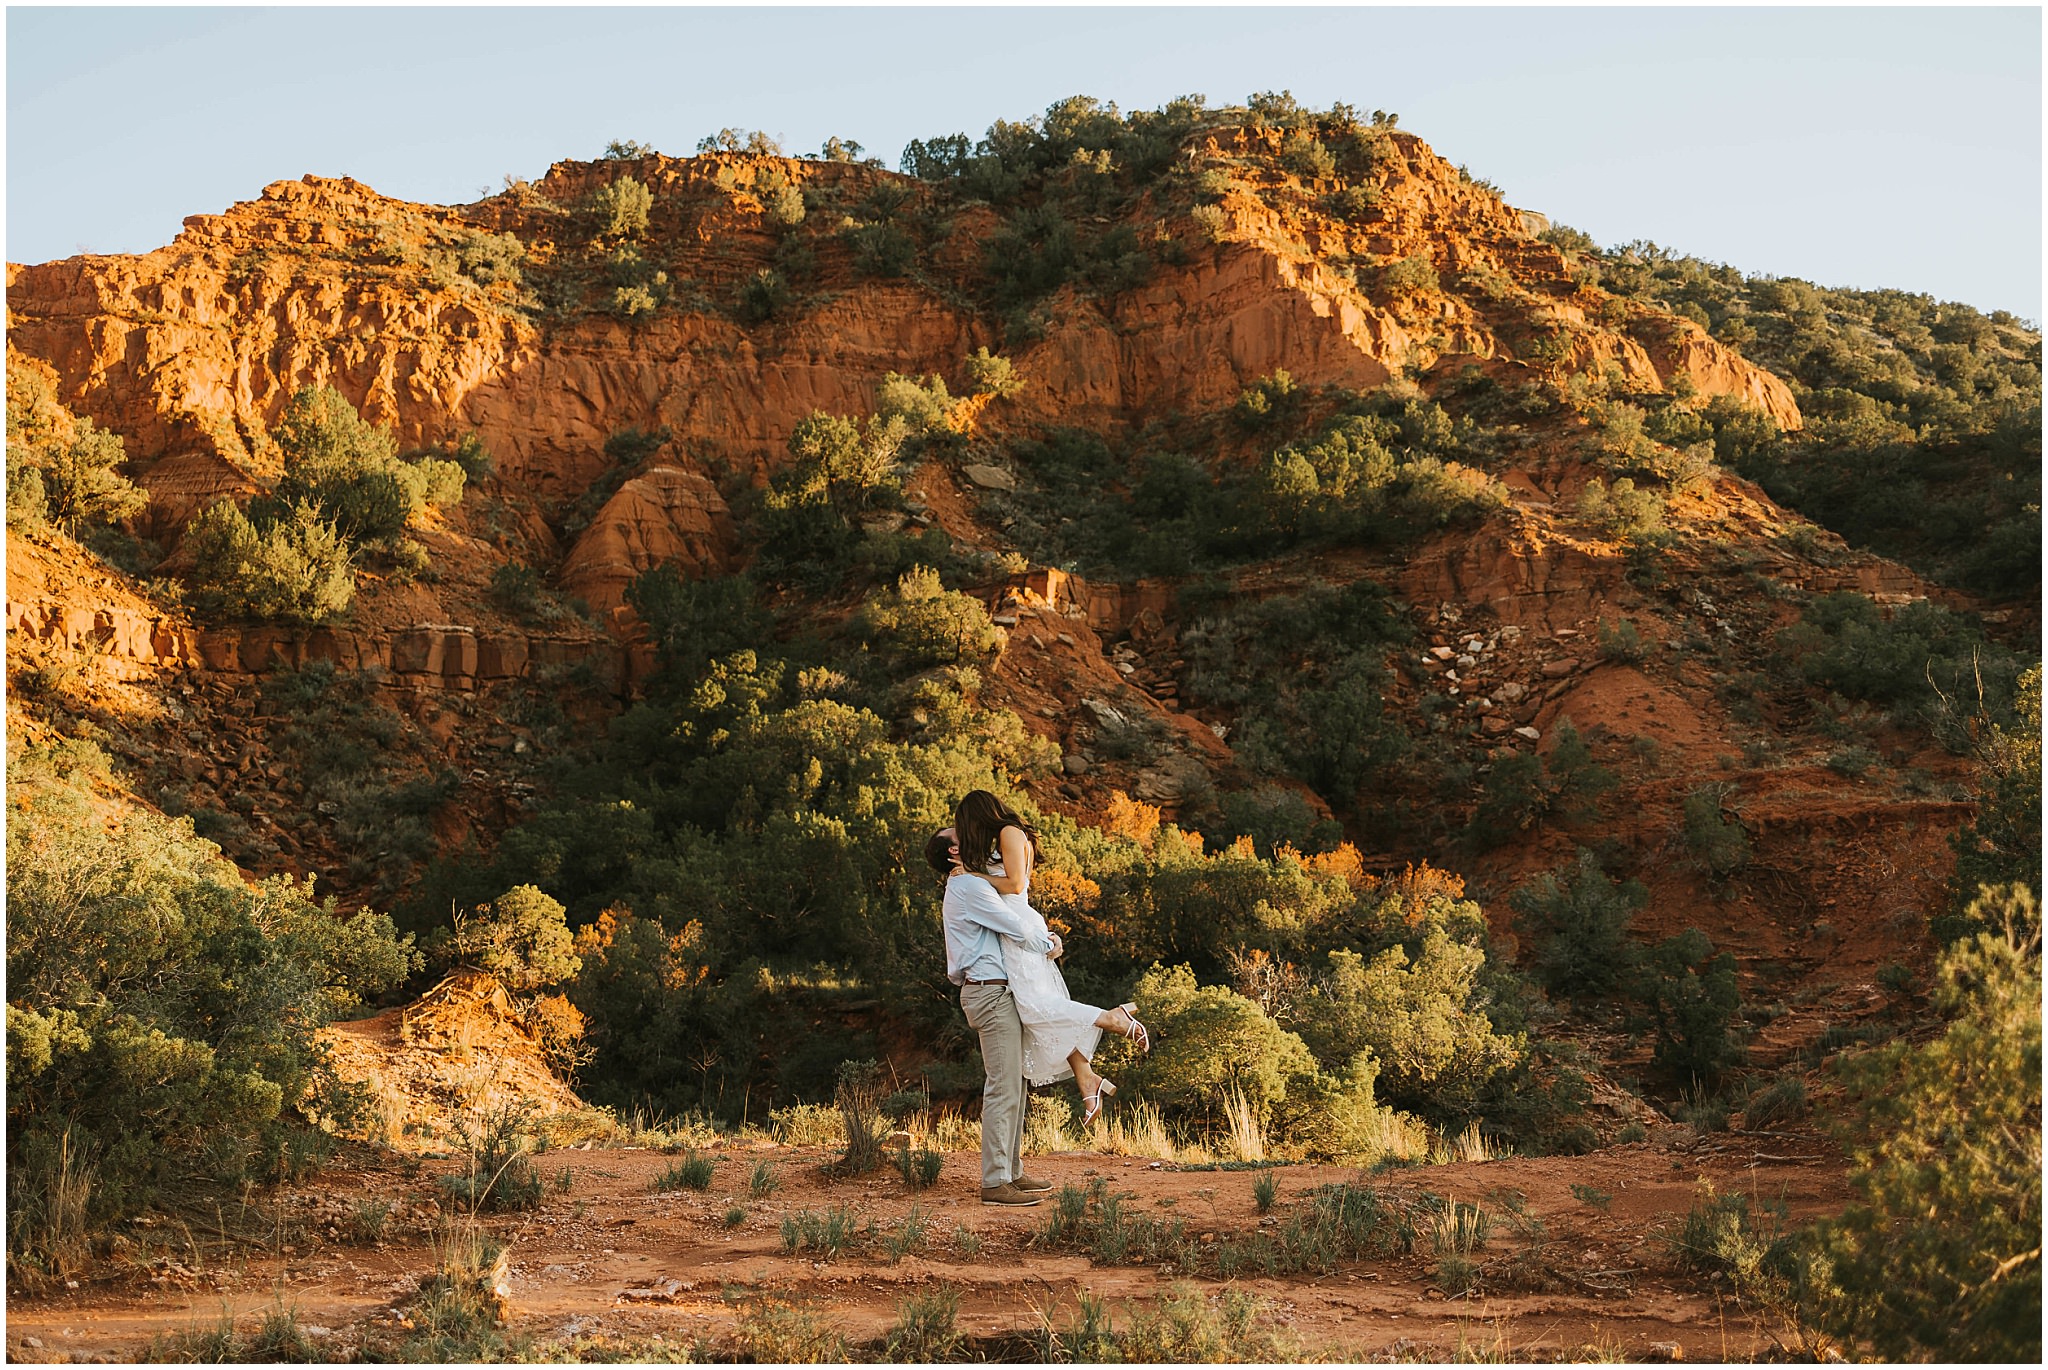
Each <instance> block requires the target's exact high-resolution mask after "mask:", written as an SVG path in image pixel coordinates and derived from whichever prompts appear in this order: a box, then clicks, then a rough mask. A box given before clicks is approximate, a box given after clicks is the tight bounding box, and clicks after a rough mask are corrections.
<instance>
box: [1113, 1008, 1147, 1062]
mask: <svg viewBox="0 0 2048 1370" xmlns="http://www.w3.org/2000/svg"><path fill="white" fill-rule="evenodd" d="M1117 1007H1118V1008H1120V1009H1122V1010H1123V1014H1124V1017H1126V1018H1128V1019H1130V1020H1131V1026H1130V1030H1129V1031H1128V1032H1126V1033H1124V1034H1123V1035H1124V1036H1126V1037H1128V1038H1130V1039H1131V1040H1132V1041H1133V1042H1136V1043H1137V1044H1138V1050H1139V1051H1141V1052H1143V1053H1144V1054H1145V1055H1147V1056H1150V1055H1151V1054H1152V1034H1151V1032H1150V1031H1148V1030H1147V1029H1146V1027H1145V1025H1144V1024H1143V1023H1141V1022H1139V1021H1138V1006H1137V1005H1136V1004H1118V1005H1117Z"/></svg>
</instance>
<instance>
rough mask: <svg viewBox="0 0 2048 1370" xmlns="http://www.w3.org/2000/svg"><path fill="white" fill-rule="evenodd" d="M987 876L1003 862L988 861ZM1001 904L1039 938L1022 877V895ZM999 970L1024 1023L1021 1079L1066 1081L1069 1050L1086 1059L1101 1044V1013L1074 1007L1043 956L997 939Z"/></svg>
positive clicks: (1027, 880)
mask: <svg viewBox="0 0 2048 1370" xmlns="http://www.w3.org/2000/svg"><path fill="white" fill-rule="evenodd" d="M988 870H989V874H990V875H1001V874H1002V873H1003V863H1002V862H1000V861H991V862H989V866H988ZM1003 902H1004V903H1006V904H1008V905H1009V906H1010V907H1011V908H1012V909H1013V910H1015V911H1016V912H1017V913H1019V914H1021V915H1023V917H1024V921H1025V922H1026V923H1027V924H1029V925H1031V927H1032V928H1033V930H1034V931H1036V932H1038V933H1040V934H1041V935H1043V934H1044V933H1045V931H1046V927H1045V918H1044V916H1043V915H1042V914H1040V913H1039V912H1038V910H1037V909H1034V908H1032V907H1031V877H1030V875H1029V874H1026V876H1025V877H1024V892H1023V893H1021V894H1006V895H1004V896H1003ZM1003 966H1004V968H1005V969H1006V970H1007V971H1008V972H1009V975H1010V997H1011V998H1013V999H1015V1000H1016V1001H1017V1017H1018V1019H1019V1020H1021V1021H1022V1022H1023V1024H1024V1077H1025V1078H1026V1079H1028V1080H1029V1081H1031V1083H1032V1084H1034V1085H1049V1084H1053V1083H1055V1082H1057V1081H1060V1080H1070V1079H1072V1078H1073V1075H1074V1068H1073V1067H1072V1066H1070V1065H1068V1064H1067V1055H1068V1053H1069V1052H1072V1051H1076V1050H1078V1051H1079V1052H1080V1053H1081V1055H1082V1056H1084V1057H1085V1058H1087V1059H1088V1060H1090V1061H1092V1060H1094V1059H1095V1048H1096V1046H1097V1045H1098V1044H1099V1043H1100V1042H1101V1041H1102V1029H1101V1028H1099V1027H1097V1026H1095V1020H1096V1019H1097V1018H1099V1017H1101V1016H1102V1010H1101V1009H1099V1008H1096V1007H1095V1006H1094V1005H1092V1004H1078V1003H1075V1002H1074V999H1073V997H1072V996H1071V995H1069V994H1068V993H1067V977H1066V976H1064V975H1062V974H1060V968H1059V963H1058V962H1056V961H1054V960H1053V959H1052V958H1051V957H1050V956H1047V955H1045V954H1044V953H1043V952H1037V951H1027V950H1026V949H1025V948H1024V947H1023V946H1022V945H1021V944H1020V943H1018V942H1016V941H1014V940H1012V939H1010V938H1007V937H1006V938H1004V939H1003Z"/></svg>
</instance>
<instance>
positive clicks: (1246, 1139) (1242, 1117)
mask: <svg viewBox="0 0 2048 1370" xmlns="http://www.w3.org/2000/svg"><path fill="white" fill-rule="evenodd" d="M1223 1117H1224V1120H1225V1123H1226V1124H1227V1128H1228V1130H1227V1131H1226V1133H1225V1135H1224V1144H1225V1145H1226V1146H1227V1147H1228V1148H1229V1150H1230V1153H1231V1159H1233V1160H1239V1161H1263V1160H1265V1159H1266V1122H1265V1119H1264V1118H1262V1117H1261V1116H1260V1115H1259V1110H1258V1107H1257V1105H1255V1104H1253V1103H1252V1101H1251V1100H1249V1099H1247V1098H1246V1097H1245V1095H1244V1091H1243V1090H1242V1089H1239V1088H1238V1087H1237V1086H1236V1085H1232V1086H1231V1087H1230V1092H1229V1093H1228V1094H1225V1095H1224V1096H1223Z"/></svg>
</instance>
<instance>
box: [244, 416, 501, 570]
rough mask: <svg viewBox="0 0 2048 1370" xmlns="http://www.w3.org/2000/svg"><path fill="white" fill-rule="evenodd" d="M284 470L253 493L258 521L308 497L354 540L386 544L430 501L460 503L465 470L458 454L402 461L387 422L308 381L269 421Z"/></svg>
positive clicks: (310, 503)
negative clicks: (260, 494) (372, 419)
mask: <svg viewBox="0 0 2048 1370" xmlns="http://www.w3.org/2000/svg"><path fill="white" fill-rule="evenodd" d="M271 432H272V436H273V437H275V438H276V440H277V445H278V448H279V450H280V451H281V452H282V453H283V454H284V475H283V477H282V478H281V479H280V480H279V481H278V483H277V487H276V488H275V489H274V490H273V491H272V492H271V493H270V495H269V496H268V497H266V498H263V499H260V500H257V501H253V502H252V503H251V506H250V517H251V518H252V519H253V520H255V521H256V523H257V524H258V525H259V526H260V525H262V524H265V523H267V522H269V521H271V520H273V519H275V518H278V517H280V516H281V514H282V513H283V511H285V510H287V509H290V508H291V507H293V506H295V505H302V504H303V505H308V506H311V507H312V508H313V509H314V510H316V511H318V513H319V515H320V517H321V518H322V519H324V520H325V521H326V522H328V523H330V524H332V525H333V526H334V528H335V529H336V530H337V531H338V532H340V534H341V535H342V536H343V537H344V538H346V539H348V540H349V541H350V542H352V543H382V544H388V543H390V542H391V541H392V540H393V539H395V538H397V537H398V535H399V534H400V533H402V532H403V531H404V530H405V528H406V526H407V525H408V524H409V523H411V522H412V521H413V520H414V519H415V518H417V517H418V516H419V515H420V513H421V512H422V511H424V510H425V509H427V508H428V507H429V506H445V505H452V504H458V503H460V502H461V500H462V492H463V487H464V484H465V482H466V480H467V475H466V473H465V471H464V468H463V466H462V465H461V464H460V463H459V462H455V461H444V460H442V459H440V458H438V457H430V456H420V457H418V458H416V459H415V460H413V461H403V460H401V459H400V458H399V456H398V444H397V442H396V441H395V440H394V439H393V438H392V436H391V432H390V430H389V429H385V428H379V427H377V426H375V425H373V424H371V423H368V422H366V421H365V420H364V419H363V418H362V417H361V416H360V415H358V414H357V413H356V410H355V407H354V406H353V405H351V404H350V403H349V402H348V400H347V399H346V398H344V397H343V396H342V395H341V394H340V393H339V392H338V391H335V390H332V389H329V388H328V387H326V386H308V387H306V388H305V389H303V390H300V391H299V392H298V393H297V394H295V395H293V396H292V398H291V402H290V403H289V404H287V405H286V406H285V411H284V414H283V415H282V416H281V417H280V418H279V419H278V421H277V423H276V424H275V425H274V426H273V428H272V430H271Z"/></svg>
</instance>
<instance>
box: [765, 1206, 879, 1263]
mask: <svg viewBox="0 0 2048 1370" xmlns="http://www.w3.org/2000/svg"><path fill="white" fill-rule="evenodd" d="M859 1235H860V1224H859V1223H858V1222H857V1221H856V1220H855V1218H854V1216H853V1214H852V1213H851V1212H850V1211H849V1210H847V1209H845V1208H834V1209H830V1210H828V1211H826V1212H825V1213H824V1214H822V1215H821V1214H818V1213H816V1212H813V1211H812V1210H811V1209H808V1208H806V1209H803V1210H801V1211H799V1212H796V1213H792V1214H790V1215H789V1216H788V1217H787V1218H784V1219H783V1220H782V1249H783V1251H784V1253H786V1254H788V1255H791V1256H801V1255H803V1254H804V1253H805V1252H808V1251H815V1252H817V1253H818V1254H819V1255H821V1256H825V1257H827V1258H830V1257H832V1256H836V1255H838V1254H839V1253H840V1252H842V1251H844V1250H846V1249H847V1248H848V1247H850V1246H852V1245H853V1244H854V1242H855V1240H856V1239H857V1238H858V1237H859Z"/></svg>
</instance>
